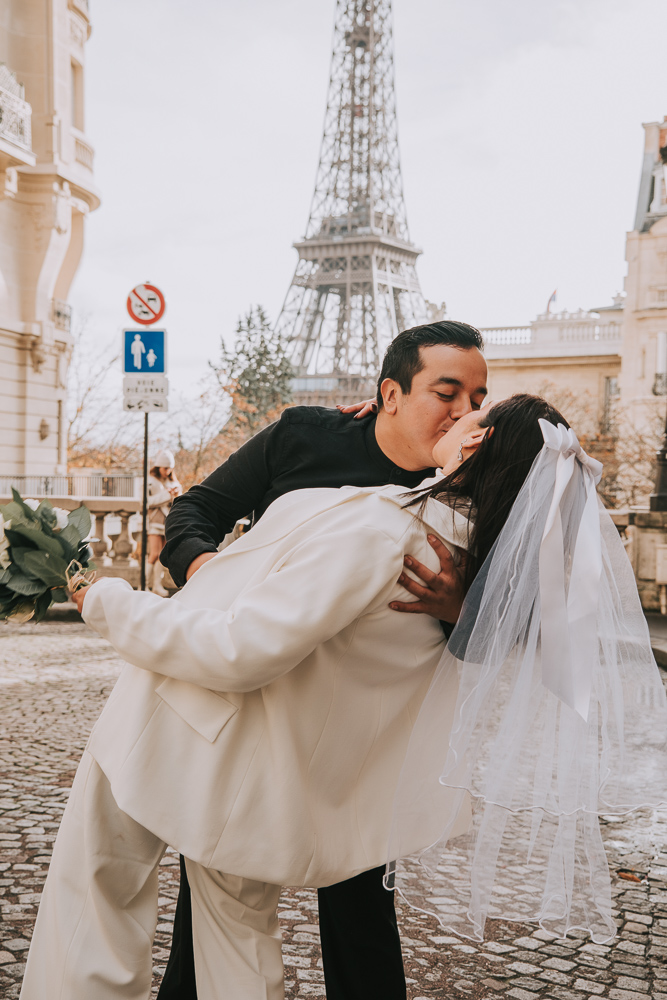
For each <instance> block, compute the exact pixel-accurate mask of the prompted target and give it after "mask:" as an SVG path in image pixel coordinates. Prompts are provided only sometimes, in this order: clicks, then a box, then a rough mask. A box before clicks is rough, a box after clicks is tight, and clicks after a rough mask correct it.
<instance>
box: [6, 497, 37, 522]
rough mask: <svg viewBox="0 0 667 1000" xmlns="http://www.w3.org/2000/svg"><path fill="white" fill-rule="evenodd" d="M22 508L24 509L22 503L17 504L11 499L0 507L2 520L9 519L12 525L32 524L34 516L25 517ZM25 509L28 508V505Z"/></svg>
mask: <svg viewBox="0 0 667 1000" xmlns="http://www.w3.org/2000/svg"><path fill="white" fill-rule="evenodd" d="M23 509H24V504H21V505H20V506H19V504H17V503H14V502H13V501H12V502H11V503H7V504H5V505H4V507H2V508H1V510H2V519H3V521H11V522H12V525H15V524H28V525H30V524H33V525H34V523H35V519H34V517H26V516H25V514H24V513H23ZM27 509H28V510H30V508H29V507H28V508H27ZM30 513H32V511H30Z"/></svg>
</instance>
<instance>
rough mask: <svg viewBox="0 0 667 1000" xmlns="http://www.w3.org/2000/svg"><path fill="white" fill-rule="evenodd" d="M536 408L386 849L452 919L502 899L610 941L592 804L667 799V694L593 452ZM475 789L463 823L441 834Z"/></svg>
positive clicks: (520, 912) (407, 883)
mask: <svg viewBox="0 0 667 1000" xmlns="http://www.w3.org/2000/svg"><path fill="white" fill-rule="evenodd" d="M540 425H541V427H542V431H543V434H544V437H545V445H544V447H543V448H542V450H541V452H540V453H539V455H538V456H537V458H536V459H535V461H534V463H533V466H532V469H531V471H530V474H529V476H528V478H527V479H526V482H525V483H524V486H523V488H522V490H521V492H520V494H519V496H518V498H517V500H516V502H515V504H514V506H513V508H512V511H511V513H510V516H509V518H508V520H507V522H506V524H505V527H504V528H503V530H502V532H501V534H500V536H499V537H498V539H497V541H496V543H495V545H494V547H493V549H492V551H491V553H490V555H489V557H488V558H487V560H486V562H485V563H484V566H483V567H482V569H481V571H480V573H479V574H478V576H477V577H476V579H475V581H474V583H473V585H472V587H471V589H470V591H469V593H468V596H467V598H466V602H465V605H464V608H463V611H462V613H461V617H460V620H459V623H458V625H457V626H456V628H455V630H454V632H453V634H452V636H451V639H450V641H449V643H448V646H447V648H446V650H445V652H444V654H443V656H442V659H441V661H440V664H439V666H438V668H437V671H436V673H435V676H434V679H433V682H432V684H431V686H430V689H429V691H428V694H427V696H426V698H425V700H424V703H423V705H422V708H421V711H420V714H419V716H418V719H417V722H416V724H415V727H414V730H413V733H412V737H411V740H410V745H409V748H408V751H407V755H406V759H405V763H404V766H403V770H402V773H401V778H400V781H399V785H398V789H397V793H396V798H395V805H394V814H393V828H392V833H391V844H390V848H389V859H391V861H393V860H394V859H401V858H406V857H408V856H410V857H412V858H413V859H419V861H420V862H421V863H422V868H421V869H416V868H415V866H413V865H409V866H405V865H401V863H400V861H399V864H398V865H397V867H396V870H395V871H394V866H393V864H391V863H390V864H389V866H388V876H387V884H388V885H393V884H394V880H395V885H396V888H397V889H398V890H399V891H400V892H401V893H402V894H403V895H404V896H405V898H406V899H407V900H408V902H410V903H411V904H412V905H414V906H416V907H418V908H420V909H423V910H426V911H428V912H432V913H434V914H436V915H437V916H438V918H439V920H440V922H441V924H442V925H443V927H445V928H448V929H450V930H452V931H455V932H456V933H458V934H464V935H467V936H471V937H474V938H481V937H482V934H483V931H484V923H485V920H486V919H487V917H502V918H504V919H507V920H517V921H538V922H539V923H540V924H541V925H542V927H544V928H545V929H547V930H549V931H551V932H553V933H554V934H557V935H564V934H565V933H566V932H567V931H568V930H570V929H574V928H579V929H584V930H587V931H589V932H590V933H591V935H592V936H593V939H594V940H596V941H604V940H608V939H609V938H610V937H612V936H613V935H614V933H615V931H616V925H615V921H614V917H613V914H612V903H611V886H610V877H609V868H608V864H607V859H606V856H605V851H604V847H603V843H602V838H601V834H600V827H599V820H598V815H599V814H600V813H603V814H607V813H624V812H627V811H629V810H633V809H636V808H638V807H641V806H654V805H657V804H660V803H664V802H666V801H667V744H666V740H667V702H666V699H665V692H664V688H663V684H662V681H661V678H660V676H659V672H658V669H657V667H656V665H655V661H654V659H653V655H652V652H651V645H650V641H649V635H648V628H647V625H646V620H645V618H644V615H643V613H642V609H641V606H640V602H639V597H638V594H637V588H636V584H635V580H634V576H633V572H632V568H631V566H630V563H629V560H628V558H627V555H626V553H625V550H624V548H623V544H622V542H621V540H620V538H619V535H618V532H617V530H616V528H615V526H614V524H613V523H612V520H611V518H610V516H609V514H608V513H607V511H606V510H605V509H604V507H603V506H602V504H601V503H600V502H599V500H598V497H597V494H596V490H595V486H596V482H597V481H599V476H600V471H601V466H600V465H599V463H597V462H595V461H594V460H593V459H591V458H589V457H588V456H587V455H586V454H585V452H583V451H582V449H581V447H580V445H579V442H578V441H577V439H576V436H575V435H574V433H573V432H572V431H571V430H567V429H566V428H565V427H564V426H563V425H559V426H558V427H555V426H554V425H553V424H550V423H548V422H547V421H543V420H541V421H540ZM457 678H458V697H457V683H456V682H457ZM453 698H456V705H455V709H454V712H453V713H452V704H451V702H452V699H453ZM452 714H453V723H450V721H449V720H451V718H452ZM455 805H459V806H461V809H462V812H461V813H460V814H459V816H458V819H457V818H456V816H455V813H456V808H455ZM470 805H472V819H471V820H470V822H469V824H468V833H467V834H465V835H464V836H462V837H457V838H456V839H455V840H451V838H452V837H453V836H455V835H456V833H457V823H458V828H460V824H461V816H462V815H464V814H465V810H466V808H468V807H469V806H470ZM469 815H470V813H469V812H468V816H469ZM448 841H450V843H449V844H448ZM453 848H455V850H454V849H453ZM416 871H417V872H418V874H416Z"/></svg>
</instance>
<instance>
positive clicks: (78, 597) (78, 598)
mask: <svg viewBox="0 0 667 1000" xmlns="http://www.w3.org/2000/svg"><path fill="white" fill-rule="evenodd" d="M94 586H95V584H94V583H91V584H88V585H87V586H85V587H79V589H78V590H75V591H74V593H73V594H72V600H73V601H74V603H75V604H76V609H77V611H78V612H79V614H81V611H82V608H83V602H84V599H85V597H86V594H87V593H88V591H89V590H90V588H91V587H94Z"/></svg>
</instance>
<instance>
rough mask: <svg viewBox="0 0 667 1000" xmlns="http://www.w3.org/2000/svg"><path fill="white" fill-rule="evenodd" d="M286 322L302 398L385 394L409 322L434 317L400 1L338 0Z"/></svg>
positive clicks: (280, 327)
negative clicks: (402, 114) (397, 48)
mask: <svg viewBox="0 0 667 1000" xmlns="http://www.w3.org/2000/svg"><path fill="white" fill-rule="evenodd" d="M294 247H295V249H296V250H298V252H299V261H298V264H297V267H296V271H295V274H294V277H293V279H292V284H291V285H290V288H289V291H288V293H287V297H286V299H285V304H284V306H283V309H282V312H281V314H280V317H279V319H278V322H277V324H276V331H277V332H278V333H280V334H281V335H282V337H283V338H284V339H285V341H286V343H287V348H288V353H289V357H290V360H291V362H292V364H293V365H294V368H295V370H296V373H297V378H296V379H295V385H294V390H295V396H296V398H297V400H298V401H299V402H300V403H330V402H332V401H334V400H335V401H336V402H346V401H352V400H357V399H361V398H363V396H364V395H365V394H367V393H368V392H370V394H371V395H374V394H375V386H374V381H375V379H376V378H377V375H378V372H379V369H380V364H381V360H382V356H383V354H384V352H385V350H386V347H387V345H388V344H389V342H390V341H391V340H393V338H394V337H395V336H396V334H397V333H398V332H399V331H400V330H404V329H407V328H409V327H411V326H415V325H417V324H419V323H423V322H426V321H427V309H426V303H425V301H424V298H423V296H422V293H421V289H420V287H419V280H418V278H417V272H416V268H415V264H416V261H417V257H418V256H419V254H420V253H421V250H419V249H418V248H417V247H416V246H415V245H414V244H413V243H412V242H411V240H410V235H409V232H408V223H407V218H406V212H405V204H404V200H403V183H402V179H401V164H400V157H399V150H398V126H397V121H396V98H395V94H394V61H393V46H392V28H391V0H336V15H335V24H334V40H333V55H332V59H331V77H330V81H329V92H328V97H327V110H326V115H325V119H324V136H323V139H322V146H321V151H320V162H319V167H318V170H317V179H316V181H315V193H314V195H313V200H312V204H311V209H310V218H309V220H308V227H307V229H306V235H305V237H304V238H303V239H302V240H300V241H299V242H297V243H295V244H294Z"/></svg>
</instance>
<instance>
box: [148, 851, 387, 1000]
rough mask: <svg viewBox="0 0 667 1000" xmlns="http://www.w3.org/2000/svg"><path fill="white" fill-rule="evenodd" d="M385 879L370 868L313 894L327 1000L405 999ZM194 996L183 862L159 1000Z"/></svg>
mask: <svg viewBox="0 0 667 1000" xmlns="http://www.w3.org/2000/svg"><path fill="white" fill-rule="evenodd" d="M383 875H384V866H383V867H382V868H373V869H372V871H369V872H363V874H361V875H357V876H356V878H351V879H348V880H347V881H346V882H338V884H337V885H330V886H327V887H326V889H318V891H317V897H318V903H319V908H320V940H321V942H322V961H323V963H324V978H325V981H326V987H327V1000H405V998H406V988H405V973H404V972H403V957H402V955H401V942H400V940H399V936H398V927H397V924H396V912H395V910H394V894H393V892H387V890H386V889H385V888H384V886H383V884H382V876H383ZM196 998H197V986H196V983H195V963H194V953H193V947H192V908H191V904H190V886H189V885H188V879H187V875H186V873H185V864H184V862H183V858H181V890H180V892H179V895H178V903H177V906H176V916H175V918H174V937H173V940H172V943H171V954H170V955H169V962H168V963H167V968H166V971H165V974H164V979H163V980H162V985H161V986H160V992H159V993H158V1000H196ZM221 1000H223V997H221ZM230 1000H231V998H230Z"/></svg>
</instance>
